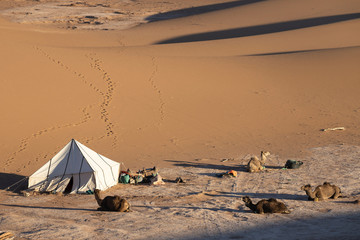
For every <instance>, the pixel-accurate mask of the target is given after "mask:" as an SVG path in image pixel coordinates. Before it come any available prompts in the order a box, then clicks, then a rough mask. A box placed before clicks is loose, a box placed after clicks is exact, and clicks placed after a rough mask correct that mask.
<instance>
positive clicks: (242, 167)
mask: <svg viewBox="0 0 360 240" xmlns="http://www.w3.org/2000/svg"><path fill="white" fill-rule="evenodd" d="M165 161H166V162H172V163H173V165H174V166H178V167H193V168H202V169H215V170H226V171H229V170H236V171H238V172H247V170H246V169H247V165H241V164H239V165H232V166H226V165H223V164H211V163H210V164H209V163H195V162H186V161H177V160H165ZM282 168H283V166H266V169H275V170H276V169H277V170H280V169H282ZM252 174H259V173H252ZM203 175H208V176H215V175H216V173H214V174H212V173H204V174H203Z"/></svg>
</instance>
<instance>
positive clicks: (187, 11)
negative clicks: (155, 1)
mask: <svg viewBox="0 0 360 240" xmlns="http://www.w3.org/2000/svg"><path fill="white" fill-rule="evenodd" d="M263 1H267V0H241V1H233V2H225V3H217V4H211V5H205V6H199V7H191V8H183V9H179V10H173V11H169V12H164V13H158V14H154V15H151V16H149V17H147V18H145V19H146V20H148V21H149V22H156V21H162V20H167V19H175V18H182V17H187V16H194V15H198V14H203V13H208V12H214V11H218V10H224V9H228V8H233V7H239V6H243V5H248V4H252V3H257V2H263Z"/></svg>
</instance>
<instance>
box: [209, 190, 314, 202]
mask: <svg viewBox="0 0 360 240" xmlns="http://www.w3.org/2000/svg"><path fill="white" fill-rule="evenodd" d="M205 195H208V196H212V197H235V198H239V201H242V200H241V198H242V197H245V196H249V197H250V198H258V199H260V198H261V199H268V198H276V199H281V200H298V201H308V197H307V196H306V195H305V194H303V195H299V194H286V193H252V192H218V194H213V193H205Z"/></svg>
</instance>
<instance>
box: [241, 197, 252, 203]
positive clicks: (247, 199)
mask: <svg viewBox="0 0 360 240" xmlns="http://www.w3.org/2000/svg"><path fill="white" fill-rule="evenodd" d="M242 200H243V201H244V202H245V203H246V204H249V203H252V202H251V199H250V198H249V196H245V197H243V198H242Z"/></svg>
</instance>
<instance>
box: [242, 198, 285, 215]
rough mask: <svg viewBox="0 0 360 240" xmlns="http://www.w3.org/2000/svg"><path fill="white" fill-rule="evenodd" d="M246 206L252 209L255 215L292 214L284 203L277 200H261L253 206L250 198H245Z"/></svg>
mask: <svg viewBox="0 0 360 240" xmlns="http://www.w3.org/2000/svg"><path fill="white" fill-rule="evenodd" d="M243 201H244V202H245V205H246V206H247V207H248V208H250V209H251V210H252V211H253V212H254V213H259V214H264V213H286V214H288V213H290V211H289V210H288V208H287V207H286V206H285V204H284V203H282V202H279V201H278V200H276V199H275V198H270V199H267V200H266V199H263V200H260V201H259V202H258V203H257V204H253V203H252V201H251V199H250V197H248V196H245V197H243Z"/></svg>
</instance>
